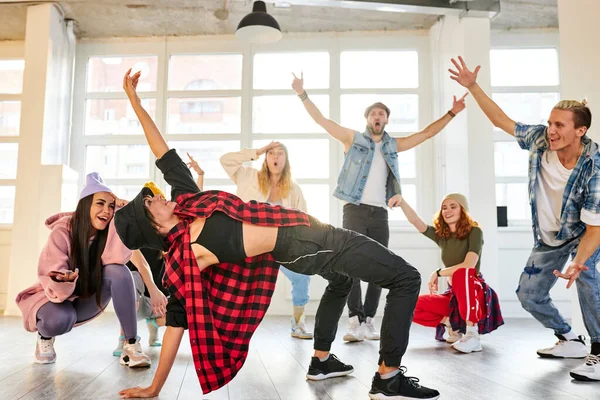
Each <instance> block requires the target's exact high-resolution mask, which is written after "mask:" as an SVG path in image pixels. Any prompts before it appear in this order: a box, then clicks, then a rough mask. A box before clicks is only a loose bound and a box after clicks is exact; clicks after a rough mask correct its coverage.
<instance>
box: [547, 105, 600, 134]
mask: <svg viewBox="0 0 600 400" xmlns="http://www.w3.org/2000/svg"><path fill="white" fill-rule="evenodd" d="M554 108H555V109H557V110H565V111H571V113H573V122H574V124H575V128H580V127H582V126H585V127H586V128H587V129H590V126H591V125H592V112H591V111H590V109H589V107H588V106H587V100H586V99H583V100H582V101H577V100H561V101H559V102H558V103H557V104H556V105H555V106H554Z"/></svg>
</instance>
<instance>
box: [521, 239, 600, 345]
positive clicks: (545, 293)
mask: <svg viewBox="0 0 600 400" xmlns="http://www.w3.org/2000/svg"><path fill="white" fill-rule="evenodd" d="M578 245H579V239H575V240H572V241H570V242H567V243H565V244H563V245H562V246H559V247H550V246H546V245H544V244H541V245H540V246H539V247H535V248H534V249H533V250H532V251H531V255H530V256H529V260H527V265H526V267H525V269H524V270H523V273H522V274H521V278H520V280H519V287H518V288H517V297H518V298H519V301H521V305H522V306H523V308H524V309H525V310H527V311H529V312H530V313H531V315H533V316H534V317H535V319H537V320H538V321H540V322H541V323H542V325H544V326H545V327H546V328H550V329H553V330H554V333H555V334H557V335H563V334H565V333H567V332H569V331H570V330H571V326H570V325H569V323H568V322H567V321H566V320H565V319H564V318H563V316H562V315H561V314H560V312H559V311H558V310H557V309H556V307H555V306H554V304H553V303H552V298H550V289H552V287H553V286H554V284H555V283H556V281H557V279H558V278H557V277H556V276H554V274H553V271H554V270H555V269H557V270H562V269H563V267H564V266H565V264H566V262H567V261H568V260H569V255H571V258H573V257H574V256H575V253H576V251H577V246H578ZM598 261H600V248H598V249H596V252H595V253H594V254H592V256H591V257H590V258H589V259H588V260H587V261H586V262H585V265H586V266H587V267H588V270H587V271H583V272H582V273H581V275H579V278H577V280H576V281H575V282H576V285H577V295H578V296H579V305H580V307H581V313H582V315H583V322H584V324H585V328H586V330H587V331H588V335H589V337H590V339H591V341H592V343H599V342H600V273H598V271H597V269H596V264H597V263H598ZM561 282H563V283H564V284H566V282H567V281H566V280H561Z"/></svg>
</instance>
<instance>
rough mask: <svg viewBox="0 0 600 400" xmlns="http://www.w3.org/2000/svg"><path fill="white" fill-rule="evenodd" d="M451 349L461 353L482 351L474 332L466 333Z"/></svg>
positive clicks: (479, 341) (476, 334) (477, 336)
mask: <svg viewBox="0 0 600 400" xmlns="http://www.w3.org/2000/svg"><path fill="white" fill-rule="evenodd" d="M452 347H453V348H454V350H458V351H460V352H461V353H472V352H474V351H481V350H483V348H482V347H481V340H480V339H479V334H478V333H475V332H467V333H466V334H465V335H463V337H462V338H460V340H459V341H457V342H455V343H454V344H453V345H452Z"/></svg>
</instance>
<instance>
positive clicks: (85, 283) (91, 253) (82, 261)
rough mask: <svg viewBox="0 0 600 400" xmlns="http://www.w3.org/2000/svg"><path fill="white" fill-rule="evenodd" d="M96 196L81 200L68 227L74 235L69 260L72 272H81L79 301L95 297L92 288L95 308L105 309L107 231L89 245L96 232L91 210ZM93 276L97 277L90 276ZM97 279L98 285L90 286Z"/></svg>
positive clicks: (72, 235) (100, 232) (97, 236)
mask: <svg viewBox="0 0 600 400" xmlns="http://www.w3.org/2000/svg"><path fill="white" fill-rule="evenodd" d="M93 201H94V195H93V194H92V195H89V196H87V197H84V198H83V199H81V200H79V203H77V208H76V209H75V214H74V215H73V217H71V222H70V224H69V228H70V234H71V257H70V259H69V265H70V269H71V270H72V271H74V270H75V268H79V279H78V281H77V283H78V284H79V285H78V286H79V289H80V297H82V298H88V297H90V296H91V295H93V294H94V292H93V290H94V288H93V286H95V289H96V304H97V305H98V308H100V309H101V308H102V278H103V276H102V275H103V268H102V253H104V247H105V246H106V238H107V237H108V227H107V228H106V229H104V230H102V231H97V232H96V235H95V237H94V240H92V242H91V243H90V237H91V236H92V230H93V229H94V228H93V226H92V223H91V221H90V209H91V207H92V202H93ZM92 273H94V274H95V277H92V276H90V275H91V274H92ZM94 278H95V281H96V284H95V285H91V282H92V279H94Z"/></svg>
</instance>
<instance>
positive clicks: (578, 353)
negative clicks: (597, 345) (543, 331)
mask: <svg viewBox="0 0 600 400" xmlns="http://www.w3.org/2000/svg"><path fill="white" fill-rule="evenodd" d="M556 336H558V342H556V344H555V345H554V346H552V347H548V348H547V349H540V350H538V351H537V354H538V356H540V357H542V358H585V356H587V355H588V353H589V348H588V347H587V346H586V345H585V338H584V337H583V336H581V335H580V336H579V339H571V340H566V339H565V338H564V337H563V336H562V335H556Z"/></svg>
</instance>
